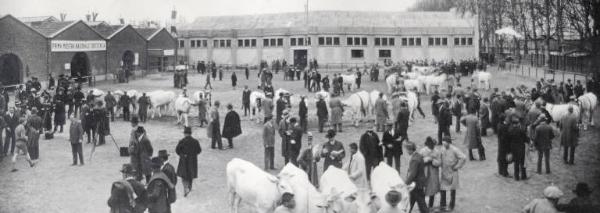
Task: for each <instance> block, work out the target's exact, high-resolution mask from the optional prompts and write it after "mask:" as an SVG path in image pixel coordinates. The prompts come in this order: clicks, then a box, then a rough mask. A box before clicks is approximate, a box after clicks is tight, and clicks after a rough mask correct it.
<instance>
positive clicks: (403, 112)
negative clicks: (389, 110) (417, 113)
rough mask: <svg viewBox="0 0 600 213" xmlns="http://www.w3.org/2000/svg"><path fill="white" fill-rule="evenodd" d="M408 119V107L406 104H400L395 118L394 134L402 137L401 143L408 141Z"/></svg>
mask: <svg viewBox="0 0 600 213" xmlns="http://www.w3.org/2000/svg"><path fill="white" fill-rule="evenodd" d="M409 119H410V111H408V106H407V104H406V102H404V101H403V102H402V103H401V104H400V111H399V112H398V115H397V116H396V123H395V124H396V128H395V130H396V134H398V137H402V139H401V140H400V141H401V142H402V141H404V140H408V120H409Z"/></svg>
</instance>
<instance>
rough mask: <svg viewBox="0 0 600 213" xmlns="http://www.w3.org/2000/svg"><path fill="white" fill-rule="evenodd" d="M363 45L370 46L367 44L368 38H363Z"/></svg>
mask: <svg viewBox="0 0 600 213" xmlns="http://www.w3.org/2000/svg"><path fill="white" fill-rule="evenodd" d="M362 45H365V46H367V45H368V43H367V37H363V38H362Z"/></svg>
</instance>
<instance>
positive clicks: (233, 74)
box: [231, 72, 237, 89]
mask: <svg viewBox="0 0 600 213" xmlns="http://www.w3.org/2000/svg"><path fill="white" fill-rule="evenodd" d="M231 86H232V87H233V89H235V86H237V75H235V72H232V73H231Z"/></svg>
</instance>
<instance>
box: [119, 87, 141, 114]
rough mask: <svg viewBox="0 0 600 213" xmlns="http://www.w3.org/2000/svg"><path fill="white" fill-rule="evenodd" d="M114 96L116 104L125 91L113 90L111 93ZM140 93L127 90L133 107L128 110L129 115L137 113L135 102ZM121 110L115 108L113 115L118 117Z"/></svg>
mask: <svg viewBox="0 0 600 213" xmlns="http://www.w3.org/2000/svg"><path fill="white" fill-rule="evenodd" d="M112 94H113V95H114V96H115V99H116V100H117V102H118V101H119V99H120V98H121V96H123V95H124V94H125V91H123V90H115V91H114V92H113V93H112ZM140 95H141V94H140V93H138V91H137V90H127V96H129V99H130V100H131V104H132V106H133V108H132V109H131V110H130V113H131V114H135V113H136V112H137V110H136V109H137V107H136V106H137V100H138V98H139V97H140ZM122 110H123V109H122V108H121V107H117V112H115V114H117V115H119V114H120V113H121V112H122Z"/></svg>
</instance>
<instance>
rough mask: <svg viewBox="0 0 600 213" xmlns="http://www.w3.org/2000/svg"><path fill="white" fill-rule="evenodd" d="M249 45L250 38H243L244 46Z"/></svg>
mask: <svg viewBox="0 0 600 213" xmlns="http://www.w3.org/2000/svg"><path fill="white" fill-rule="evenodd" d="M249 46H250V39H246V40H244V47H249Z"/></svg>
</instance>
